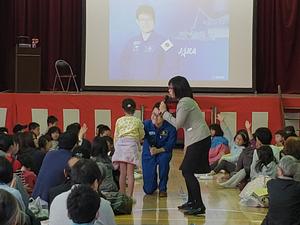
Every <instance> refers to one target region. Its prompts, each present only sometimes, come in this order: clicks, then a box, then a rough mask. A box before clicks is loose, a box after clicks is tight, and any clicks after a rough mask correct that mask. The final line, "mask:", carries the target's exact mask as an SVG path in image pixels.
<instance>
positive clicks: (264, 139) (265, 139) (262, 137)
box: [255, 127, 272, 145]
mask: <svg viewBox="0 0 300 225" xmlns="http://www.w3.org/2000/svg"><path fill="white" fill-rule="evenodd" d="M255 137H256V138H257V139H258V140H259V141H260V142H261V143H262V144H263V145H269V144H271V141H272V132H271V131H270V129H269V128H267V127H259V128H257V129H256V130H255Z"/></svg>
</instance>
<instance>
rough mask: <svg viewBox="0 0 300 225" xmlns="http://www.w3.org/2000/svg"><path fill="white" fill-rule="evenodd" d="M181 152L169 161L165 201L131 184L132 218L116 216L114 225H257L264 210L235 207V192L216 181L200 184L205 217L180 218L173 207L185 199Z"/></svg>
mask: <svg viewBox="0 0 300 225" xmlns="http://www.w3.org/2000/svg"><path fill="white" fill-rule="evenodd" d="M182 157H183V152H182V151H180V150H175V151H174V154H173V159H172V161H171V170H170V174H169V183H168V198H162V199H160V198H158V195H157V194H154V195H151V196H147V195H145V194H144V192H143V189H142V185H143V180H142V179H141V180H137V181H136V182H135V190H134V198H135V199H136V204H135V205H134V208H133V213H132V215H126V216H117V217H116V222H117V224H118V225H125V224H126V225H128V224H134V225H141V224H145V225H152V224H161V225H175V224H176V225H185V224H187V225H200V224H207V225H217V224H228V225H248V224H261V221H262V220H263V218H264V216H265V214H266V211H267V210H266V209H260V208H247V207H242V206H240V205H239V197H238V194H239V191H238V190H235V189H224V188H221V187H219V186H218V185H217V183H216V180H205V181H200V185H201V191H202V197H203V200H204V204H205V205H206V216H201V217H195V216H184V215H183V213H182V212H180V211H179V210H177V206H178V205H180V204H182V203H183V202H185V200H186V188H185V183H184V181H183V178H182V176H181V173H180V171H179V170H178V167H179V165H180V162H181V160H182Z"/></svg>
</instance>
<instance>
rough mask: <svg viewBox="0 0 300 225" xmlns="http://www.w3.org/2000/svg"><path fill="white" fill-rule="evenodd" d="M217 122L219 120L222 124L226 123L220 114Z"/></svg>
mask: <svg viewBox="0 0 300 225" xmlns="http://www.w3.org/2000/svg"><path fill="white" fill-rule="evenodd" d="M217 120H219V121H220V123H222V122H224V117H223V116H222V115H221V114H220V113H218V114H217Z"/></svg>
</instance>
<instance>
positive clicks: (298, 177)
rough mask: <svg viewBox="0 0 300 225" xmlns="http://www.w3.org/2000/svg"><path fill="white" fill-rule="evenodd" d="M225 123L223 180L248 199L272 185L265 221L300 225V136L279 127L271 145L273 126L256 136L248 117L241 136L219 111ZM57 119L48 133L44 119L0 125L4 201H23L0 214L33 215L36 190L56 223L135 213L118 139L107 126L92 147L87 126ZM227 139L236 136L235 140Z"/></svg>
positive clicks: (215, 159)
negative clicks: (117, 161) (122, 180)
mask: <svg viewBox="0 0 300 225" xmlns="http://www.w3.org/2000/svg"><path fill="white" fill-rule="evenodd" d="M218 120H219V122H220V125H219V124H213V125H211V127H210V128H211V134H212V148H211V152H210V159H211V160H210V162H211V166H212V168H213V170H212V172H211V173H210V174H211V175H212V174H215V173H217V172H219V171H221V170H225V171H226V172H227V173H229V177H230V178H229V180H227V181H225V182H222V183H220V185H222V186H224V187H231V188H234V187H236V186H239V187H241V189H242V188H244V189H243V191H242V192H241V194H240V196H241V197H242V201H243V202H244V203H245V202H248V200H249V199H250V200H251V198H252V197H253V193H256V190H258V189H260V188H263V189H266V186H267V194H268V195H269V198H270V201H269V212H268V214H267V216H266V218H265V220H264V222H263V224H264V225H266V224H273V221H287V222H286V223H284V224H293V223H295V224H297V223H299V221H298V220H299V219H298V217H295V215H298V214H299V212H298V211H297V210H298V209H299V208H300V207H299V206H300V205H299V204H300V203H299V200H298V199H300V196H298V195H299V192H300V190H298V189H299V182H300V170H299V167H300V161H299V160H300V138H299V137H297V135H296V132H295V129H294V128H293V127H292V126H288V127H285V128H283V129H282V130H278V131H276V132H275V133H274V135H275V140H274V143H275V144H274V145H271V142H272V133H271V131H270V130H269V129H268V128H265V127H260V128H258V129H256V131H255V132H254V134H252V133H251V123H250V122H248V121H246V122H245V128H246V129H243V130H239V131H238V132H237V133H236V135H235V137H234V138H233V137H232V135H230V131H229V128H228V127H227V125H226V123H225V122H224V118H223V117H222V116H221V115H218ZM57 121H58V120H57V118H56V117H55V116H50V117H49V118H48V121H47V122H48V126H49V128H48V131H47V134H45V135H40V125H39V124H38V123H36V122H31V123H30V124H29V125H28V126H27V125H21V124H17V125H16V126H15V130H14V132H15V134H14V135H13V136H12V135H10V134H9V130H8V129H7V128H5V127H1V128H0V203H1V204H2V205H5V204H7V202H10V203H11V205H12V206H13V207H14V205H16V204H17V205H18V207H14V208H5V209H4V208H1V207H0V214H1V215H4V214H5V215H7V217H6V220H5V221H6V222H5V223H4V224H15V222H16V221H18V222H17V224H23V223H24V221H25V220H26V221H29V220H30V219H28V218H29V215H31V216H33V214H32V212H31V211H30V209H29V208H28V201H29V197H30V196H31V194H32V197H33V198H35V199H37V198H38V197H39V198H40V199H41V200H42V202H44V203H48V204H49V209H50V220H49V222H50V225H51V224H55V225H59V224H64V225H65V224H72V222H73V224H93V222H94V221H98V223H100V224H108V225H110V224H115V219H114V212H115V214H122V213H124V211H122V209H121V211H120V207H121V208H122V207H123V208H124V207H128V210H127V211H126V213H131V210H132V199H125V200H124V196H122V195H121V194H120V192H119V187H118V170H114V169H113V166H112V161H111V156H112V154H113V152H114V151H113V149H114V143H113V139H112V138H111V130H110V128H109V127H108V126H106V125H103V124H100V125H99V126H98V127H97V135H96V137H95V138H94V139H93V142H92V145H91V143H90V142H89V141H88V139H87V138H86V137H85V133H86V131H87V126H86V125H85V124H84V125H83V126H81V125H80V124H78V123H72V124H70V125H69V126H68V127H67V131H66V132H65V133H60V129H59V128H58V127H56V125H57ZM27 127H28V130H26V129H27ZM223 130H224V134H225V135H224V136H223ZM225 137H226V138H228V137H229V142H228V141H227V140H226V138H225ZM52 145H53V146H54V147H52ZM227 145H229V147H230V148H229V149H228V148H227ZM216 149H217V151H215V150H216ZM228 150H230V153H229V152H228ZM90 158H91V159H90ZM278 162H279V164H278V166H277V163H278ZM277 167H278V169H277ZM276 173H277V178H276ZM247 182H249V183H248V184H247ZM266 184H267V185H266ZM245 185H246V186H245ZM244 186H245V187H244ZM87 191H88V192H87ZM101 191H103V194H104V195H103V194H102V193H101ZM96 196H97V197H96ZM105 198H107V200H105ZM116 198H118V199H119V200H120V199H121V200H122V201H124V204H123V205H121V206H119V208H116V205H115V200H116ZM12 199H13V200H12ZM242 201H241V202H242ZM126 204H127V205H126ZM86 205H88V206H89V207H87V206H86ZM246 205H247V204H246ZM92 206H93V207H92ZM260 206H261V205H260ZM87 208H88V211H85V209H87ZM286 208H290V209H292V210H289V211H287V210H285V209H286ZM280 213H281V214H280ZM293 213H294V214H293ZM23 215H25V216H23ZM278 216H279V217H280V218H279V217H278ZM32 218H34V216H33V217H32ZM3 221H4V220H3ZM32 221H33V220H32ZM0 223H1V224H2V221H0ZM96 223H97V222H96ZM26 224H31V223H28V222H26ZM37 224H38V223H37Z"/></svg>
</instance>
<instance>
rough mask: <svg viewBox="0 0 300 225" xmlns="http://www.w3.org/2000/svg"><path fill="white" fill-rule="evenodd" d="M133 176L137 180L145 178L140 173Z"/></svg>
mask: <svg viewBox="0 0 300 225" xmlns="http://www.w3.org/2000/svg"><path fill="white" fill-rule="evenodd" d="M133 176H134V179H135V180H138V179H141V178H142V177H143V175H142V174H141V173H138V172H134V174H133Z"/></svg>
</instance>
